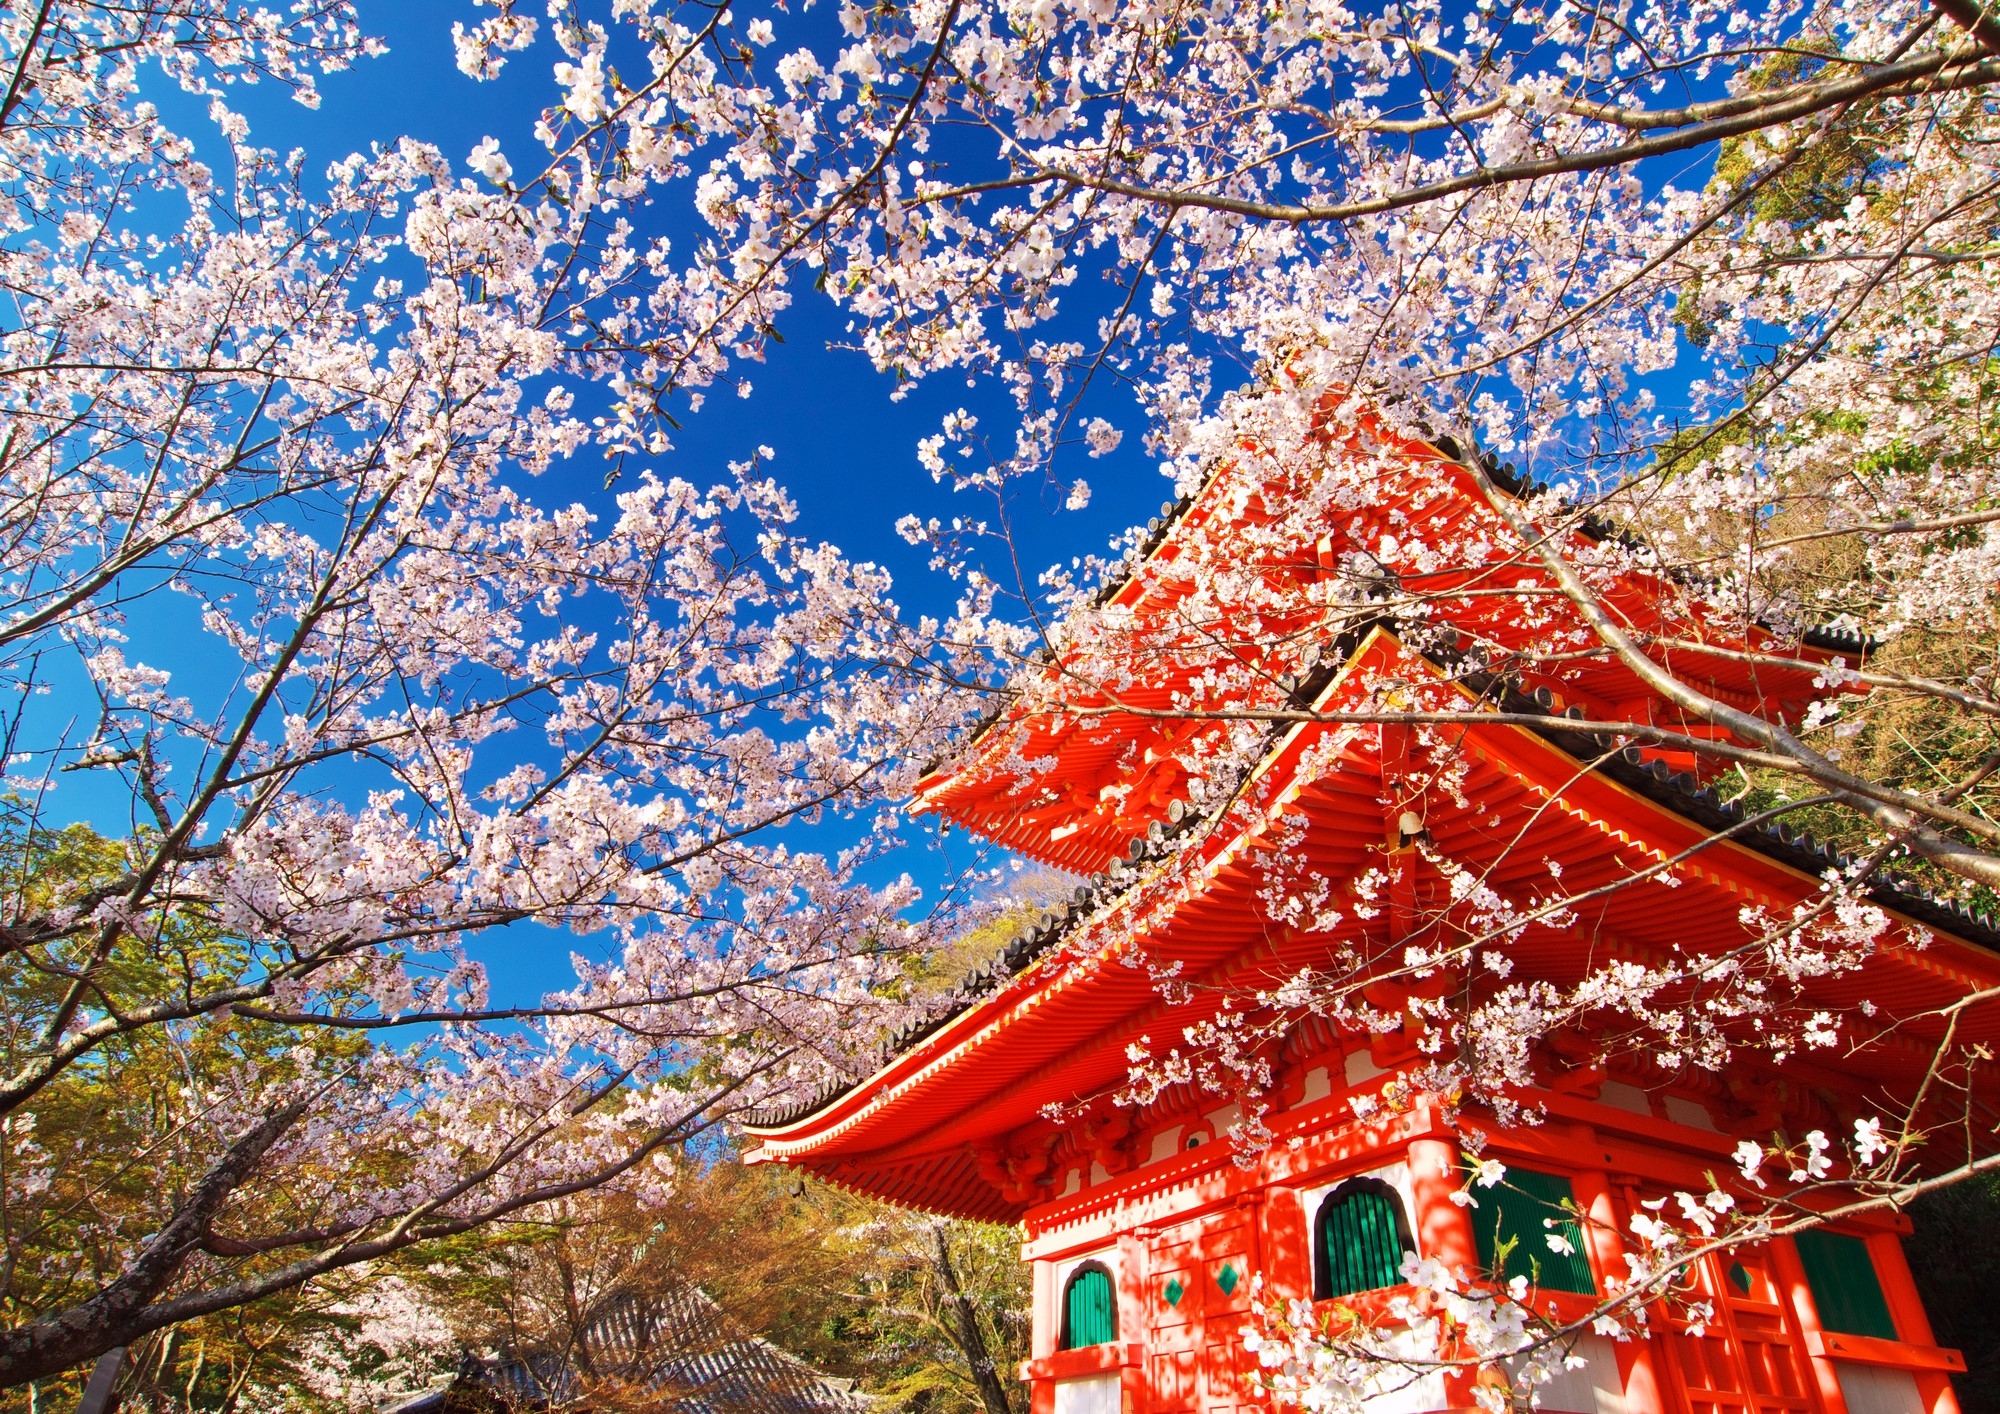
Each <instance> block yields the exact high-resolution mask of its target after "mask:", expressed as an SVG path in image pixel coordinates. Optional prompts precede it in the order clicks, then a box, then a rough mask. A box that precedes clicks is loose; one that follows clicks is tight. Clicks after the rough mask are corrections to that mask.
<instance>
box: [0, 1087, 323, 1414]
mask: <svg viewBox="0 0 2000 1414" xmlns="http://www.w3.org/2000/svg"><path fill="white" fill-rule="evenodd" d="M305 1109H306V1107H305V1105H304V1103H303V1102H301V1103H299V1104H295V1105H289V1106H287V1107H286V1108H284V1109H282V1110H280V1111H279V1112H278V1113H276V1114H274V1115H272V1116H271V1117H270V1118H269V1119H266V1120H265V1121H264V1122H263V1123H261V1124H259V1125H257V1126H256V1127H255V1128H253V1129H252V1130H250V1132H249V1133H247V1134H245V1135H244V1136H243V1137H242V1138H241V1139H238V1140H237V1141H236V1142H235V1143H234V1144H232V1145H230V1146H229V1149H228V1151H227V1152H225V1153H224V1154H223V1156H222V1157H221V1158H220V1159H217V1160H216V1162H215V1165H214V1167H212V1168H210V1169H209V1171H208V1172H207V1173H206V1174H205V1175H203V1177H202V1180H201V1182H200V1183H198V1184H196V1185H195V1188H194V1192H193V1193H191V1194H190V1195H189V1196H188V1200H187V1202H186V1203H184V1204H183V1205H182V1206H181V1209H180V1211H179V1212H177V1213H175V1214H174V1215H173V1217H171V1218H170V1219H168V1220H167V1224H166V1226H165V1227H163V1228H161V1229H160V1231H159V1233H158V1235H157V1236H155V1237H154V1238H153V1240H152V1241H150V1242H148V1243H147V1244H146V1245H145V1246H144V1247H143V1248H141V1249H140V1251H139V1254H138V1256H136V1257H134V1258H133V1259H132V1264H131V1265H130V1266H128V1267H127V1268H126V1269H125V1270H124V1272H123V1273H121V1274H120V1275H119V1277H118V1278H117V1280H115V1281H113V1282H112V1283H111V1284H110V1285H109V1286H106V1287H105V1288H104V1289H103V1290H101V1291H99V1292H98V1293H97V1294H96V1295H95V1296H92V1297H89V1298H88V1299H86V1300H84V1301H80V1302H78V1303H77V1304H76V1305H74V1306H72V1307H70V1308H69V1309H68V1310H66V1311H58V1312H56V1313H54V1314H53V1315H48V1316H43V1317H42V1318H41V1319H40V1320H37V1321H31V1322H30V1323H28V1324H27V1325H25V1326H16V1327H15V1328H14V1329H12V1330H10V1331H6V1332H0V1389H3V1388H8V1387H11V1386H14V1385H24V1384H26V1383H28V1381H30V1380H40V1379H46V1378H48V1377H49V1376H50V1375H55V1374H60V1373H62V1372H63V1371H64V1370H68V1369H73V1368H74V1367H76V1366H78V1365H81V1364H82V1363H83V1362H84V1361H86V1360H92V1359H95V1358H96V1357H97V1356H99V1355H102V1354H104V1353H105V1352H106V1351H109V1350H112V1349H114V1348H116V1347H118V1346H121V1345H129V1344H131V1343H132V1341H134V1340H135V1339H137V1338H138V1337H139V1336H142V1335H145V1334H147V1333H148V1332H150V1331H152V1330H154V1329H155V1328H157V1327H158V1326H161V1325H164V1324H166V1322H164V1321H161V1320H158V1319H157V1318H156V1319H155V1320H153V1321H152V1322H151V1323H150V1324H149V1323H148V1322H147V1320H146V1315H147V1307H148V1306H150V1305H152V1303H153V1302H154V1300H155V1299H156V1298H158V1296H159V1295H160V1293H161V1292H162V1291H164V1290H166V1287H167V1284H168V1283H169V1282H171V1281H172V1280H173V1278H174V1274H175V1273H176V1272H178V1271H179V1270H180V1269H181V1264H182V1263H183V1262H185V1261H186V1260H187V1257H188V1254H189V1253H190V1252H193V1251H194V1250H195V1249H196V1248H198V1247H200V1246H201V1243H202V1240H203V1239H204V1238H206V1237H207V1236H208V1234H209V1228H210V1225H211V1224H213V1223H214V1221H215V1217H216V1214H217V1213H219V1212H220V1211H221V1210H222V1205H223V1204H224V1203H225V1202H226V1201H227V1200H228V1198H229V1195H230V1194H231V1193H234V1192H235V1191H236V1189H237V1188H238V1187H239V1186H240V1185H241V1184H242V1182H243V1181H244V1180H245V1179H246V1178H248V1177H249V1176H250V1174H251V1172H252V1171H253V1170H255V1168H256V1167H257V1165H258V1163H259V1162H261V1161H262V1159H263V1157H264V1154H265V1151H266V1150H268V1149H269V1148H270V1147H271V1146H272V1145H273V1144H275V1143H277V1141H278V1137H279V1136H280V1135H282V1134H283V1133H284V1132H285V1131H286V1130H287V1129H290V1128H291V1127H292V1125H293V1124H294V1123H296V1122H297V1120H298V1118H299V1116H300V1115H302V1114H304V1113H305Z"/></svg>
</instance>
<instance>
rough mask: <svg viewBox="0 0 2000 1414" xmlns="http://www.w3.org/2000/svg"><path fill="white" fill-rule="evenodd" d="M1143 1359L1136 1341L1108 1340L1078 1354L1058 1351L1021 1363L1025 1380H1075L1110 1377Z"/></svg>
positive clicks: (1077, 1351)
mask: <svg viewBox="0 0 2000 1414" xmlns="http://www.w3.org/2000/svg"><path fill="white" fill-rule="evenodd" d="M1144 1358H1145V1356H1144V1354H1143V1352H1142V1351H1141V1349H1140V1342H1139V1341H1136V1340H1108V1341H1106V1342H1105V1343H1104V1344H1102V1345H1086V1346H1084V1347H1083V1348H1082V1349H1081V1350H1058V1351H1057V1352H1056V1353H1055V1354H1053V1355H1044V1356H1042V1357H1041V1358H1039V1359H1036V1360H1023V1361H1022V1362H1021V1378H1022V1379H1024V1380H1074V1379H1078V1378H1081V1377H1082V1376H1084V1375H1103V1374H1109V1373H1110V1372H1111V1371H1113V1370H1121V1369H1124V1368H1125V1367H1126V1366H1128V1365H1130V1366H1136V1365H1138V1364H1139V1363H1140V1362H1141V1361H1142V1360H1143V1359H1144Z"/></svg>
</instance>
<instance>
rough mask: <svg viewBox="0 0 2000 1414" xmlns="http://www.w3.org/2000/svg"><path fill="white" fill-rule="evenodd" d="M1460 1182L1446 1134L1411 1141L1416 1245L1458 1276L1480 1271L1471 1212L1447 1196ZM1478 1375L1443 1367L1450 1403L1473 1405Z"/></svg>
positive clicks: (1454, 1149) (1453, 1147)
mask: <svg viewBox="0 0 2000 1414" xmlns="http://www.w3.org/2000/svg"><path fill="white" fill-rule="evenodd" d="M1463 1182H1464V1175H1463V1174H1462V1173H1461V1172H1460V1170H1459V1159H1458V1146H1457V1145H1456V1144H1453V1143H1452V1142H1451V1141H1449V1140H1446V1139H1430V1138H1426V1139H1412V1140H1411V1141H1410V1190H1411V1192H1412V1193H1414V1194H1415V1195H1416V1199H1417V1211H1416V1212H1415V1213H1414V1214H1413V1215H1412V1216H1413V1217H1414V1218H1415V1219H1416V1224H1417V1232H1416V1238H1417V1245H1418V1247H1419V1249H1420V1251H1421V1255H1423V1256H1425V1257H1429V1258H1432V1259H1434V1260H1436V1261H1438V1262H1441V1263H1442V1264H1443V1265H1444V1266H1445V1267H1446V1268H1447V1269H1449V1270H1450V1271H1453V1272H1456V1273H1457V1274H1458V1275H1460V1276H1462V1277H1476V1276H1478V1274H1479V1244H1478V1242H1477V1241H1476V1240H1475V1239H1474V1237H1473V1235H1472V1217H1471V1215H1470V1214H1469V1213H1468V1212H1467V1211H1466V1210H1465V1209H1464V1208H1461V1207H1460V1206H1459V1205H1458V1204H1456V1203H1454V1202H1452V1201H1451V1195H1452V1194H1453V1193H1455V1192H1456V1191H1457V1190H1458V1188H1459V1187H1460V1185H1461V1184H1462V1183H1463ZM1475 1383H1477V1375H1476V1374H1475V1372H1473V1371H1471V1370H1448V1371H1446V1372H1445V1377H1444V1399H1445V1403H1446V1405H1448V1406H1449V1407H1451V1408H1453V1409H1466V1408H1470V1407H1472V1404H1473V1398H1472V1389H1473V1386H1474V1384H1475Z"/></svg>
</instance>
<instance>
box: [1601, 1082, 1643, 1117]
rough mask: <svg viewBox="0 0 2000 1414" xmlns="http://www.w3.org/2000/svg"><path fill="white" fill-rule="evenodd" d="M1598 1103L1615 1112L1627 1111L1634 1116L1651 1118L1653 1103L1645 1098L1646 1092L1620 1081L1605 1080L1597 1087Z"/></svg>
mask: <svg viewBox="0 0 2000 1414" xmlns="http://www.w3.org/2000/svg"><path fill="white" fill-rule="evenodd" d="M1597 1099H1598V1103H1600V1104H1605V1105H1609V1106H1611V1107H1612V1108H1613V1109H1617V1110H1629V1111H1630V1112H1631V1113H1633V1114H1635V1115H1645V1116H1646V1117H1647V1118H1648V1119H1651V1118H1652V1116H1653V1102H1652V1101H1651V1100H1649V1099H1647V1098H1646V1092H1645V1091H1644V1090H1641V1089H1640V1088H1639V1087H1638V1086H1636V1085H1627V1084H1626V1083H1625V1082H1624V1081H1622V1080H1607V1081H1605V1082H1604V1083H1603V1084H1602V1085H1600V1086H1598V1087H1597Z"/></svg>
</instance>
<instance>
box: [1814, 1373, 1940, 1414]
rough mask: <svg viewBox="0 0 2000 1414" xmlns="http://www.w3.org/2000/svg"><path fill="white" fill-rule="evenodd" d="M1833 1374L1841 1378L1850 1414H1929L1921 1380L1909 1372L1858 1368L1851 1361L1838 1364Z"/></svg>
mask: <svg viewBox="0 0 2000 1414" xmlns="http://www.w3.org/2000/svg"><path fill="white" fill-rule="evenodd" d="M1833 1370H1834V1373H1835V1374H1837V1375H1838V1376H1840V1392H1841V1394H1842V1396H1843V1397H1845V1399H1846V1400H1847V1414H1925V1411H1924V1401H1923V1397H1922V1396H1921V1395H1919V1394H1918V1393H1917V1377H1916V1376H1915V1375H1913V1374H1911V1373H1910V1372H1909V1371H1908V1370H1892V1369H1890V1368H1888V1367H1887V1366H1883V1365H1856V1364H1854V1363H1853V1362H1852V1361H1849V1360H1836V1361H1834V1362H1833Z"/></svg>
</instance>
